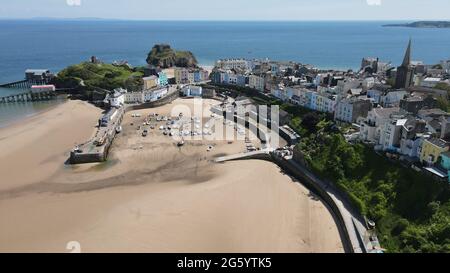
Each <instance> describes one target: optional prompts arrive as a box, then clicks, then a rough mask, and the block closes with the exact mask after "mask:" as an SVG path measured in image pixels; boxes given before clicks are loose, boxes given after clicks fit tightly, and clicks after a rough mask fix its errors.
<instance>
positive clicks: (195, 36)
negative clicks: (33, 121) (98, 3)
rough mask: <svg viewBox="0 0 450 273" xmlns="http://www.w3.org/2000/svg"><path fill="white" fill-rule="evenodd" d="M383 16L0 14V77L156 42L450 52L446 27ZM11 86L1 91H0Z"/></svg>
mask: <svg viewBox="0 0 450 273" xmlns="http://www.w3.org/2000/svg"><path fill="white" fill-rule="evenodd" d="M387 23H393V22H355V21H353V22H333V21H327V22H324V21H322V22H206V21H192V22H184V21H183V22H181V21H114V20H105V21H102V20H92V21H86V20H71V21H65V20H0V83H6V82H10V81H16V80H21V79H23V77H24V71H25V69H27V68H47V69H50V70H52V71H55V72H57V71H59V70H61V69H63V68H64V67H66V66H68V65H70V64H76V63H79V62H82V61H86V60H88V59H89V58H90V56H93V55H95V56H97V57H98V58H100V59H101V60H102V61H105V62H112V61H114V60H128V61H129V63H130V64H132V65H144V64H145V59H146V56H147V53H148V51H149V50H150V49H151V47H152V46H153V45H154V44H156V43H168V44H171V45H172V47H174V48H176V49H183V50H190V51H192V52H193V53H194V54H195V55H196V57H197V59H198V61H199V62H200V64H202V65H213V64H214V62H215V61H216V60H217V59H220V58H229V57H243V58H266V57H267V58H270V59H273V60H293V61H298V62H301V63H308V64H313V65H315V66H317V67H320V68H338V69H349V68H352V69H358V68H359V66H360V63H361V59H362V58H363V57H366V56H373V57H379V58H380V59H381V60H383V61H392V63H393V64H394V65H397V64H399V63H400V62H401V60H402V58H403V54H404V51H405V47H406V45H407V42H408V39H409V38H412V39H413V59H414V60H422V61H424V62H426V63H429V64H434V63H438V62H439V61H440V60H442V59H450V29H415V28H386V27H382V25H383V24H387ZM14 92H18V91H17V90H0V96H1V95H5V94H9V93H14ZM1 108H4V107H2V106H0V116H2V115H3V113H2V111H4V110H2V109H1ZM18 114H20V112H18ZM0 126H1V121H0Z"/></svg>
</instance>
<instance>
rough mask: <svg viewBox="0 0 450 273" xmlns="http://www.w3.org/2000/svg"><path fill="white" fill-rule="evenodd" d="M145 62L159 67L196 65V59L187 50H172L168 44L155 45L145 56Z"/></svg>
mask: <svg viewBox="0 0 450 273" xmlns="http://www.w3.org/2000/svg"><path fill="white" fill-rule="evenodd" d="M147 63H148V64H151V65H155V66H159V67H161V68H169V67H173V66H178V67H196V66H197V59H196V58H195V56H194V54H192V52H189V51H177V50H173V49H172V48H171V47H170V45H165V44H160V45H155V46H154V47H153V48H152V50H151V51H150V53H149V54H148V57H147Z"/></svg>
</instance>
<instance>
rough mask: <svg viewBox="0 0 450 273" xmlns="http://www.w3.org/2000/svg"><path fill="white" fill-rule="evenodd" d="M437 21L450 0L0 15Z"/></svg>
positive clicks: (52, 4)
mask: <svg viewBox="0 0 450 273" xmlns="http://www.w3.org/2000/svg"><path fill="white" fill-rule="evenodd" d="M34 17H55V18H80V17H96V18H115V19H139V20H416V19H426V20H436V19H447V20H449V19H450V1H449V0H2V3H1V4H0V18H34Z"/></svg>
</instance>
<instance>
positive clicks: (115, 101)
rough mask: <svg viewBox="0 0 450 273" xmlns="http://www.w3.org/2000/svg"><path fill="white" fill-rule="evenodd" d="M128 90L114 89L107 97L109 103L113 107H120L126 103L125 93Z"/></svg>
mask: <svg viewBox="0 0 450 273" xmlns="http://www.w3.org/2000/svg"><path fill="white" fill-rule="evenodd" d="M126 93H127V90H125V89H122V88H117V89H114V91H113V92H112V94H110V95H109V96H108V97H107V100H108V102H109V105H110V106H111V107H115V108H120V107H122V106H123V105H124V104H125V94H126Z"/></svg>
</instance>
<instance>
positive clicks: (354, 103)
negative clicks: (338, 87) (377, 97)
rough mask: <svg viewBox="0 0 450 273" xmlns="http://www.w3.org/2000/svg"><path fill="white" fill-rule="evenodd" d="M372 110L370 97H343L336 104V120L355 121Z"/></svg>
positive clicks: (364, 116)
mask: <svg viewBox="0 0 450 273" xmlns="http://www.w3.org/2000/svg"><path fill="white" fill-rule="evenodd" d="M370 110H372V103H371V102H370V100H368V99H357V98H349V99H343V100H341V101H339V102H338V103H337V105H336V112H335V120H337V121H343V122H347V123H355V122H356V121H357V120H358V119H359V118H366V117H367V114H368V113H369V111H370Z"/></svg>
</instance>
